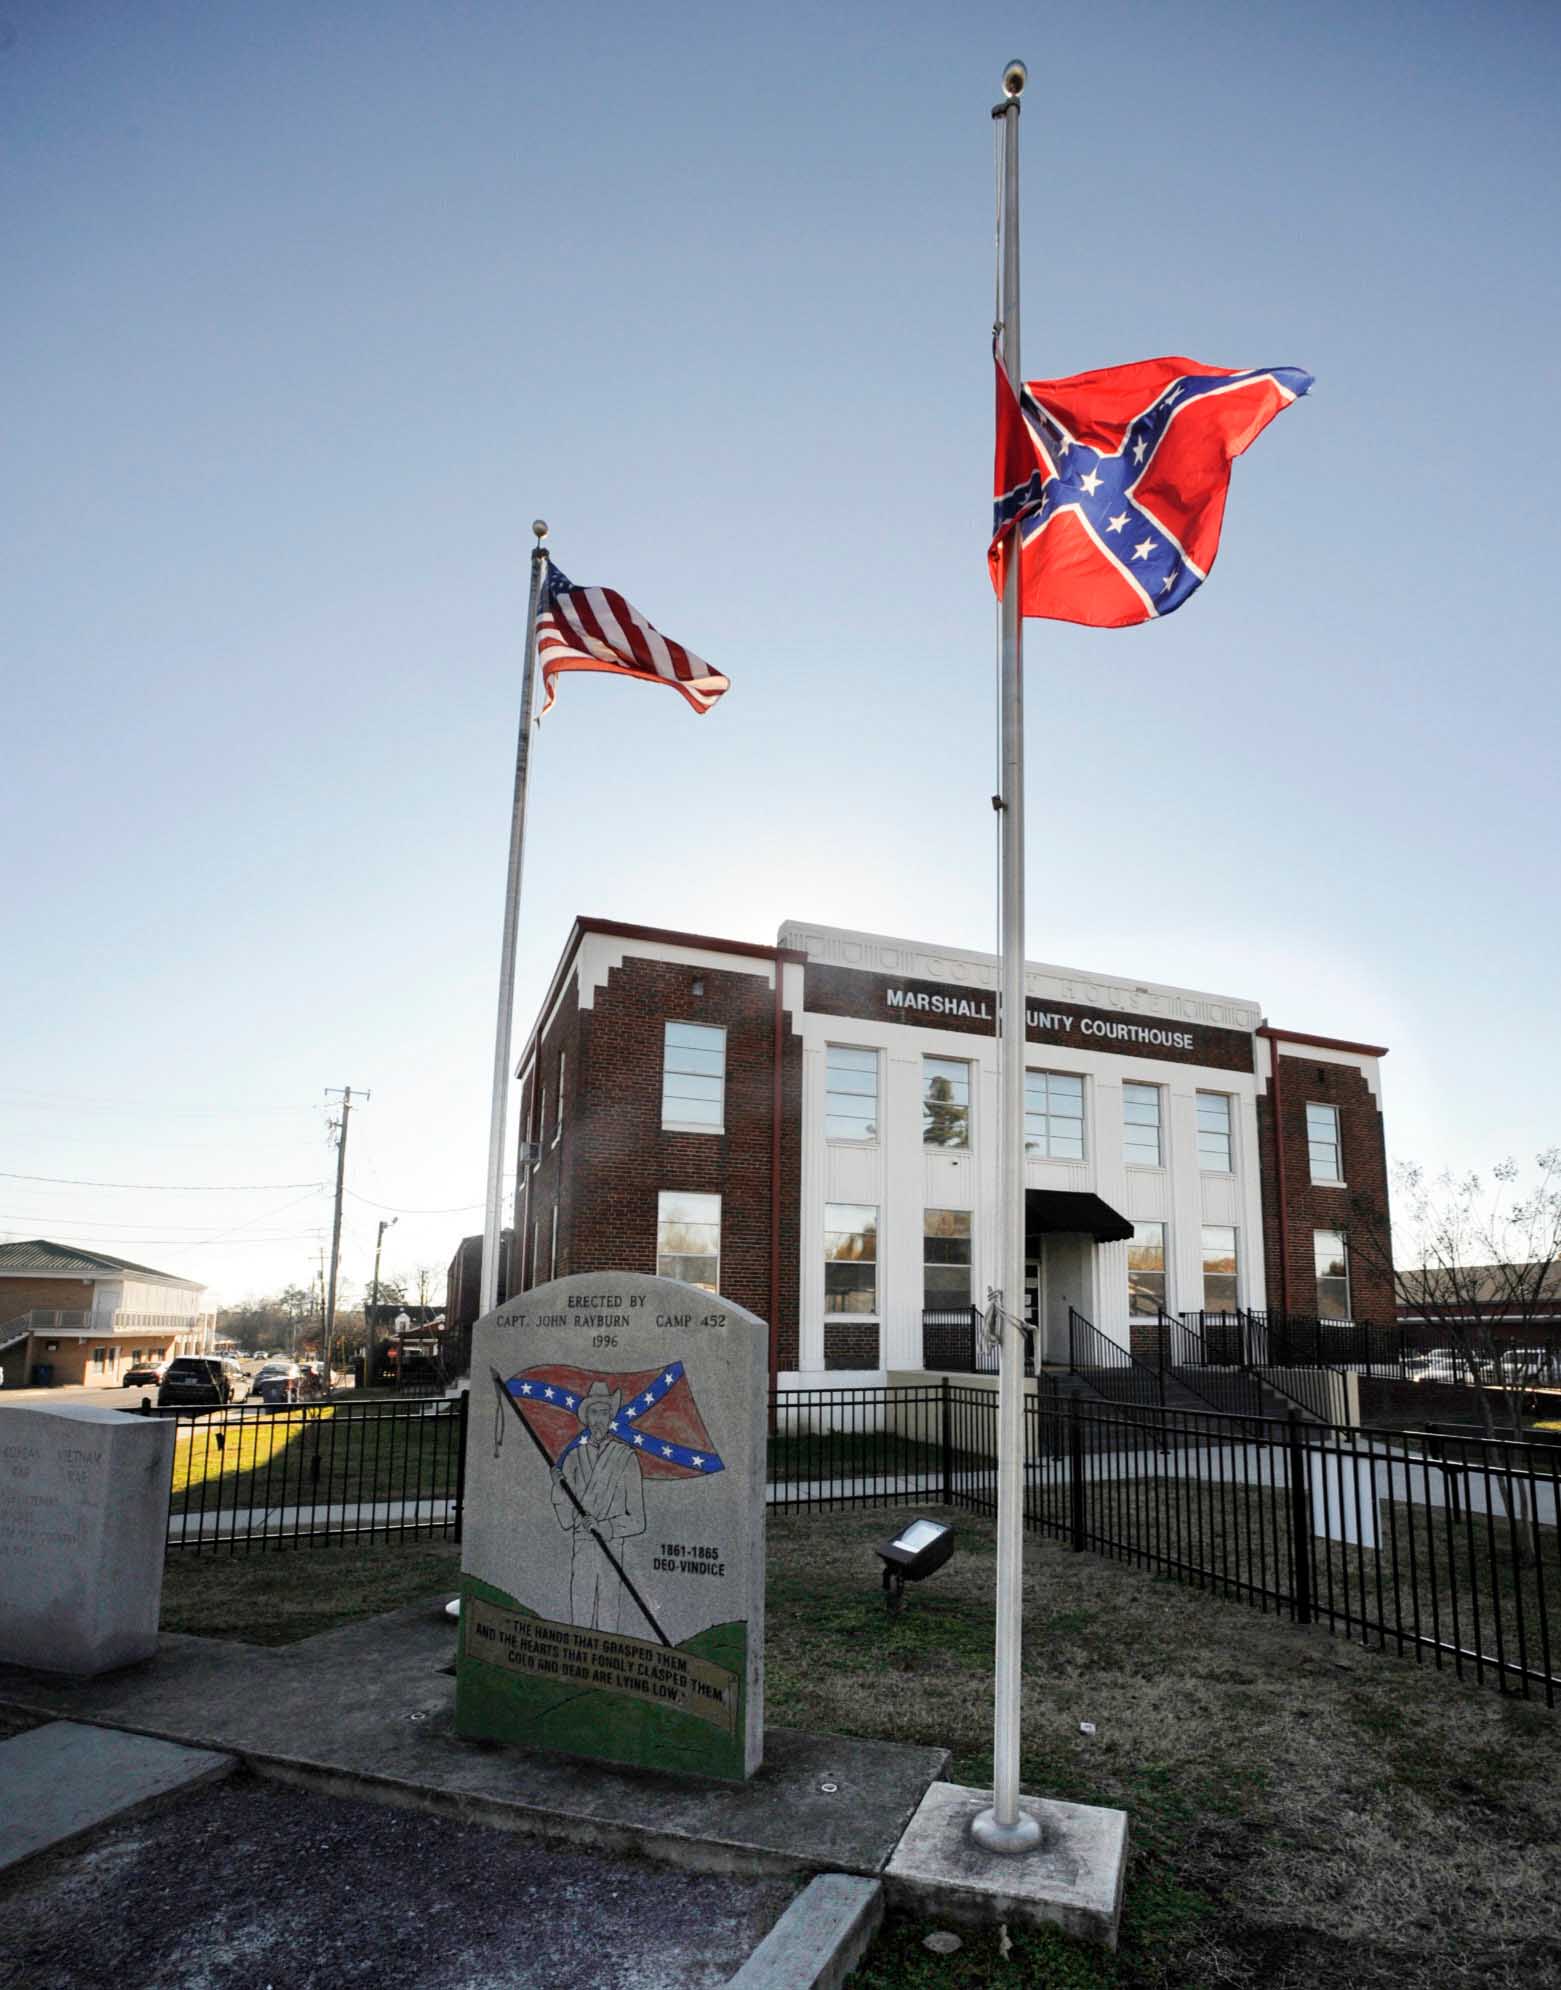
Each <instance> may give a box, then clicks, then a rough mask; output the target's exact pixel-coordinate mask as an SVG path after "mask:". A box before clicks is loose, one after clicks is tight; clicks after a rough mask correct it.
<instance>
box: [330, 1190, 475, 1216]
mask: <svg viewBox="0 0 1561 1990" xmlns="http://www.w3.org/2000/svg"><path fill="white" fill-rule="evenodd" d="M347 1193H348V1195H350V1196H351V1197H352V1199H353V1201H354V1202H366V1203H367V1204H368V1206H369V1208H370V1209H389V1210H392V1211H394V1213H395V1214H396V1215H397V1216H464V1215H465V1213H466V1211H467V1210H468V1209H481V1208H482V1207H483V1205H482V1204H481V1203H480V1202H457V1203H452V1204H451V1205H450V1207H449V1208H448V1209H404V1208H403V1207H402V1206H401V1205H400V1204H399V1203H395V1202H376V1201H375V1200H374V1198H373V1196H371V1195H359V1193H358V1191H357V1190H356V1189H353V1188H350V1189H348V1190H347Z"/></svg>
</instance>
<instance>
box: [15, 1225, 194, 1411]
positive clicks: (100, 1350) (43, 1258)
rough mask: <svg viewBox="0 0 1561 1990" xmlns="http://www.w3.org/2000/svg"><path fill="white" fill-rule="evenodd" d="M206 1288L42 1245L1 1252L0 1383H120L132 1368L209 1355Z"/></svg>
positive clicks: (82, 1250)
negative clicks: (150, 1362)
mask: <svg viewBox="0 0 1561 1990" xmlns="http://www.w3.org/2000/svg"><path fill="white" fill-rule="evenodd" d="M205 1297H206V1288H205V1286H204V1285H202V1284H200V1283H199V1281H198V1280H196V1279H193V1278H178V1277H176V1276H175V1275H174V1274H173V1273H172V1272H168V1271H154V1270H153V1269H152V1268H151V1266H150V1265H143V1264H131V1263H130V1262H129V1261H128V1260H127V1259H125V1258H115V1257H110V1256H109V1255H108V1254H107V1252H104V1251H94V1250H89V1249H87V1248H86V1247H85V1246H80V1245H75V1244H57V1243H54V1242H52V1241H51V1240H50V1239H48V1238H46V1237H34V1238H31V1239H30V1240H29V1241H27V1242H25V1243H17V1244H0V1383H3V1385H4V1386H5V1387H6V1388H8V1389H16V1388H27V1387H30V1386H31V1387H37V1386H41V1385H45V1384H53V1385H59V1384H62V1383H68V1382H85V1383H95V1384H98V1385H100V1386H103V1385H112V1384H114V1383H117V1382H119V1381H120V1380H121V1379H122V1378H123V1376H124V1374H125V1372H126V1370H127V1369H129V1368H131V1367H133V1366H134V1365H135V1363H136V1362H138V1361H148V1360H152V1359H154V1358H155V1359H158V1360H163V1361H166V1360H171V1359H172V1358H173V1356H174V1355H176V1354H206V1353H209V1352H210V1351H211V1346H212V1341H213V1338H214V1333H215V1322H214V1319H213V1316H212V1314H211V1313H209V1312H208V1311H206V1310H205V1306H204V1301H205Z"/></svg>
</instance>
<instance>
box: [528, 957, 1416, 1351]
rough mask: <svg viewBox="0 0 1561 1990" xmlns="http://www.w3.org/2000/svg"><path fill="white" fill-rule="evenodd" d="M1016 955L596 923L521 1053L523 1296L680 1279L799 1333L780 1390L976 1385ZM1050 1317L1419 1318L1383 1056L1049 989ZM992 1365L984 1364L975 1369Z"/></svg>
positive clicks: (1035, 1205) (1030, 1034)
mask: <svg viewBox="0 0 1561 1990" xmlns="http://www.w3.org/2000/svg"><path fill="white" fill-rule="evenodd" d="M996 982H997V966H996V961H995V959H994V957H993V956H992V955H990V954H983V953H972V952H967V951H965V950H963V949H960V948H951V947H937V946H934V945H929V944H924V943H922V942H919V941H908V940H895V939H887V938H884V937H882V936H880V935H876V934H871V933H857V932H844V931H840V930H837V929H834V928H830V927H823V926H814V925H807V924H802V923H788V924H786V925H785V926H783V927H782V928H781V931H780V935H779V940H778V944H776V945H775V946H768V945H752V944H749V943H747V942H744V941H737V940H729V939H721V938H715V937H711V936H709V935H703V934H695V933H677V932H664V931H659V930H656V929H653V928H648V927H641V926H632V925H624V924H620V923H617V922H615V921H611V920H604V919H586V918H581V919H577V920H576V921H575V925H574V928H573V931H572V932H571V933H570V935H569V940H568V944H567V945H566V947H565V948H564V952H563V956H562V958H561V960H560V961H559V964H558V968H557V971H556V973H555V974H554V977H553V980H552V983H551V985H550V987H549V989H548V992H547V995H546V998H545V1000H544V1003H543V1006H542V1010H541V1013H540V1015H539V1016H538V1018H537V1021H536V1024H535V1026H534V1028H533V1029H532V1032H531V1035H530V1037H529V1040H528V1041H527V1044H526V1047H525V1050H524V1052H523V1053H522V1056H521V1060H520V1064H519V1068H518V1072H517V1076H518V1078H519V1080H520V1084H521V1101H522V1102H521V1113H520V1121H521V1135H520V1166H519V1176H518V1183H517V1190H516V1199H515V1232H514V1234H515V1240H516V1248H515V1263H514V1274H515V1275H514V1279H513V1289H514V1290H516V1291H519V1290H523V1289H525V1288H526V1287H529V1286H532V1285H536V1284H540V1283H542V1282H543V1281H545V1280H546V1279H548V1278H551V1277H555V1276H560V1277H561V1276H565V1275H568V1274H576V1273H578V1274H581V1275H585V1274H588V1273H590V1272H592V1271H596V1270H601V1269H606V1268H622V1269H626V1270H634V1271H646V1272H650V1271H659V1272H661V1273H664V1274H666V1275H668V1276H671V1277H675V1278H683V1279H687V1280H690V1281H692V1282H693V1283H695V1284H700V1285H706V1286H709V1287H710V1288H712V1289H714V1290H718V1291H720V1292H722V1293H724V1294H725V1295H726V1296H728V1297H729V1298H731V1299H734V1300H736V1301H737V1302H738V1303H739V1304H740V1305H743V1306H746V1307H748V1308H750V1309H751V1310H752V1311H753V1312H756V1313H758V1314H759V1315H760V1316H761V1317H763V1318H764V1319H767V1320H769V1321H770V1322H771V1337H772V1363H773V1367H774V1370H775V1372H776V1375H777V1378H778V1380H779V1381H780V1383H781V1385H782V1386H786V1385H787V1384H788V1383H791V1384H793V1385H798V1384H806V1383H809V1382H813V1381H816V1380H818V1379H819V1378H820V1377H821V1375H822V1374H824V1373H825V1372H829V1373H830V1374H831V1376H832V1377H833V1378H834V1379H840V1380H844V1379H846V1378H847V1377H850V1378H852V1379H857V1380H861V1379H868V1378H873V1379H878V1378H882V1377H883V1376H884V1375H886V1374H891V1373H892V1374H901V1373H907V1372H911V1373H914V1372H916V1371H920V1370H924V1369H928V1368H937V1367H939V1366H943V1365H949V1358H948V1356H947V1354H946V1352H945V1350H947V1349H948V1348H949V1347H950V1346H951V1345H953V1344H954V1343H951V1342H950V1341H949V1340H948V1338H947V1335H946V1332H945V1333H944V1334H943V1337H941V1338H940V1316H941V1321H942V1322H943V1323H946V1322H947V1320H948V1319H949V1317H950V1316H951V1315H952V1316H953V1317H954V1318H956V1319H957V1318H958V1317H959V1315H960V1312H961V1309H967V1308H969V1307H970V1306H971V1305H972V1304H974V1305H977V1306H980V1305H983V1304H984V1303H985V1300H986V1295H987V1290H988V1287H989V1286H990V1285H991V1284H992V1283H993V1282H994V1280H995V1278H996V1255H997V1238H996V1201H997V1142H996V1132H997V1064H996V1041H995V1016H996V1007H997V1003H996V994H995V989H996ZM1026 991H1027V1015H1026V1037H1027V1044H1028V1050H1027V1055H1026V1073H1025V1175H1026V1184H1025V1211H1026V1264H1027V1270H1026V1284H1027V1291H1026V1306H1027V1309H1028V1312H1029V1315H1030V1317H1031V1319H1032V1320H1033V1321H1035V1323H1036V1325H1037V1329H1038V1353H1039V1356H1040V1358H1041V1359H1042V1360H1043V1361H1048V1362H1059V1363H1060V1362H1066V1361H1067V1360H1068V1333H1069V1315H1070V1311H1071V1312H1072V1313H1074V1314H1076V1315H1077V1316H1078V1317H1080V1318H1081V1319H1086V1320H1088V1321H1089V1322H1090V1323H1091V1324H1092V1325H1093V1326H1094V1327H1095V1328H1096V1329H1097V1330H1098V1331H1099V1332H1101V1333H1103V1334H1105V1335H1106V1336H1108V1337H1109V1338H1110V1339H1111V1340H1113V1341H1115V1342H1116V1343H1117V1344H1118V1345H1119V1346H1123V1347H1129V1346H1132V1345H1133V1344H1134V1342H1135V1338H1136V1336H1135V1327H1136V1328H1137V1329H1138V1330H1139V1332H1140V1333H1141V1332H1142V1331H1143V1329H1145V1328H1146V1327H1147V1326H1149V1325H1150V1324H1151V1323H1153V1322H1154V1321H1156V1320H1157V1319H1158V1318H1159V1316H1160V1315H1161V1314H1169V1315H1181V1316H1183V1317H1185V1316H1188V1315H1192V1314H1196V1313H1198V1312H1200V1311H1202V1310H1204V1309H1211V1310H1218V1311H1229V1310H1231V1309H1233V1308H1237V1307H1241V1308H1250V1309H1255V1310H1259V1311H1264V1310H1267V1311H1278V1312H1283V1313H1286V1314H1289V1315H1301V1316H1320V1317H1323V1318H1332V1319H1352V1318H1355V1319H1371V1320H1376V1321H1381V1322H1391V1321H1392V1319H1393V1317H1394V1307H1393V1295H1392V1292H1391V1290H1390V1288H1389V1283H1388V1280H1387V1277H1386V1274H1385V1271H1384V1269H1383V1268H1382V1267H1381V1265H1380V1264H1379V1263H1372V1262H1367V1261H1366V1258H1365V1257H1364V1255H1357V1254H1356V1253H1355V1252H1352V1250H1351V1244H1350V1236H1349V1221H1348V1218H1347V1214H1346V1211H1347V1209H1348V1207H1349V1205H1350V1204H1351V1203H1352V1202H1354V1201H1355V1200H1356V1198H1358V1197H1365V1198H1368V1199H1369V1200H1370V1202H1371V1203H1372V1204H1374V1205H1375V1206H1376V1207H1377V1208H1378V1209H1380V1210H1381V1211H1382V1214H1383V1221H1384V1225H1385V1216H1386V1203H1387V1179H1386V1163H1385V1152H1384V1145H1383V1132H1382V1112H1381V1087H1380V1079H1379V1072H1380V1060H1381V1059H1382V1057H1384V1056H1385V1055H1386V1052H1385V1051H1384V1050H1383V1049H1382V1048H1381V1047H1380V1046H1376V1045H1372V1044H1363V1043H1353V1042H1347V1041H1342V1040H1340V1039H1338V1038H1333V1037H1323V1036H1316V1035H1310V1034H1306V1033H1303V1032H1301V1031H1296V1030H1285V1029H1276V1028H1271V1027H1270V1026H1269V1025H1268V1024H1267V1022H1266V1021H1265V1020H1264V1018H1263V1016H1262V1014H1261V1012H1260V1010H1259V1009H1258V1008H1257V1006H1256V1005H1255V1004H1253V1003H1252V1002H1249V1001H1242V1000H1238V999H1235V998H1232V997H1229V996H1223V995H1212V994H1207V993H1204V992H1202V991H1199V990H1194V989H1188V988H1173V987H1168V986H1165V985H1164V984H1161V983H1158V982H1150V981H1138V980H1125V979H1121V978H1118V977H1112V976H1105V975H1096V974H1086V973H1081V972H1077V971H1075V970H1072V969H1068V968H1060V967H1046V966H1041V965H1031V966H1029V967H1028V969H1027V971H1026ZM966 1344H967V1345H968V1341H967V1343H966Z"/></svg>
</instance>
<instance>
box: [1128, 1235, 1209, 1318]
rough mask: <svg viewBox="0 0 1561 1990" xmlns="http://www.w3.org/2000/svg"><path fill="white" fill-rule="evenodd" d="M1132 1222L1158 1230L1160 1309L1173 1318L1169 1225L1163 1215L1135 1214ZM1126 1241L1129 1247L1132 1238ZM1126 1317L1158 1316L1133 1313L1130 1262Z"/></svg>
mask: <svg viewBox="0 0 1561 1990" xmlns="http://www.w3.org/2000/svg"><path fill="white" fill-rule="evenodd" d="M1133 1222H1134V1224H1135V1225H1137V1224H1140V1223H1141V1224H1142V1225H1143V1226H1144V1228H1145V1229H1148V1228H1149V1226H1150V1225H1151V1224H1153V1225H1154V1227H1155V1228H1156V1229H1157V1230H1158V1231H1159V1232H1160V1272H1159V1277H1160V1282H1161V1289H1162V1297H1161V1301H1160V1311H1161V1312H1162V1313H1164V1314H1165V1315H1166V1317H1167V1318H1168V1319H1174V1318H1175V1317H1176V1309H1175V1305H1174V1303H1173V1295H1172V1292H1171V1256H1172V1253H1171V1226H1170V1224H1169V1223H1168V1222H1167V1221H1166V1219H1165V1218H1164V1217H1163V1216H1135V1217H1134V1218H1133ZM1127 1241H1128V1248H1129V1249H1131V1248H1132V1243H1133V1239H1132V1238H1131V1237H1129V1238H1128V1240H1127ZM1200 1283H1201V1282H1200ZM1127 1317H1128V1320H1129V1322H1130V1323H1131V1322H1132V1321H1134V1320H1153V1319H1156V1318H1158V1315H1157V1314H1154V1313H1135V1312H1134V1311H1133V1267H1132V1265H1131V1264H1129V1265H1128V1267H1127Z"/></svg>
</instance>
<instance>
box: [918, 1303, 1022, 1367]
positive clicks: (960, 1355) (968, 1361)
mask: <svg viewBox="0 0 1561 1990" xmlns="http://www.w3.org/2000/svg"><path fill="white" fill-rule="evenodd" d="M921 1365H922V1367H923V1368H925V1369H928V1370H929V1371H930V1372H931V1373H933V1374H935V1375H995V1374H996V1373H997V1349H996V1348H995V1347H991V1346H989V1345H988V1344H987V1340H986V1336H985V1334H984V1332H983V1330H982V1323H981V1309H980V1307H979V1306H942V1307H928V1308H926V1309H925V1310H924V1311H923V1313H922V1316H921ZM1024 1372H1025V1374H1026V1375H1033V1374H1034V1373H1035V1354H1034V1348H1033V1345H1032V1341H1031V1337H1030V1336H1029V1335H1028V1334H1027V1335H1026V1336H1025V1345H1024Z"/></svg>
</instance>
